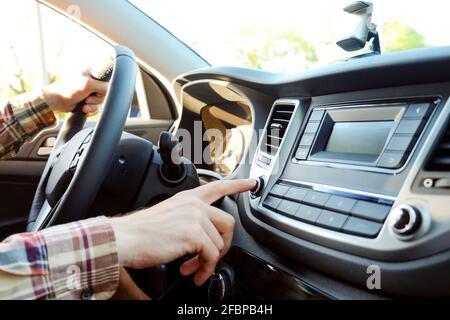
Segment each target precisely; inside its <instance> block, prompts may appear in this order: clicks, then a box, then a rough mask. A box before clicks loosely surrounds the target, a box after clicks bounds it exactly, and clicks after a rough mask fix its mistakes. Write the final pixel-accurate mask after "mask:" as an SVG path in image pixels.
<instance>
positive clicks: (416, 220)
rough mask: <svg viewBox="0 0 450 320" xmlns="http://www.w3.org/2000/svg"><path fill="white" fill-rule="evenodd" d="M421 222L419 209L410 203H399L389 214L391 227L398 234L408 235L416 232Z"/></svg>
mask: <svg viewBox="0 0 450 320" xmlns="http://www.w3.org/2000/svg"><path fill="white" fill-rule="evenodd" d="M421 222H422V216H421V214H420V212H419V210H418V209H417V208H415V207H412V206H410V205H401V206H398V207H396V208H395V209H394V211H393V212H392V216H391V221H390V224H391V228H392V230H393V231H394V232H395V233H396V234H397V235H400V236H409V235H412V234H413V233H414V232H416V231H417V230H418V229H419V227H420V224H421Z"/></svg>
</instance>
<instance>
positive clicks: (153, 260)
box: [111, 180, 256, 285]
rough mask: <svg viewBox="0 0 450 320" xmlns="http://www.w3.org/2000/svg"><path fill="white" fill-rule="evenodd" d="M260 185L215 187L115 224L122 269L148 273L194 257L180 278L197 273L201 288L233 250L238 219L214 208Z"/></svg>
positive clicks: (243, 182)
mask: <svg viewBox="0 0 450 320" xmlns="http://www.w3.org/2000/svg"><path fill="white" fill-rule="evenodd" d="M255 185H256V181H254V180H223V181H216V182H212V183H209V184H207V185H204V186H201V187H198V188H196V189H192V190H188V191H184V192H180V193H178V194H177V195H175V196H173V197H172V198H170V199H168V200H166V201H164V202H161V203H159V204H158V205H156V206H154V207H151V208H149V209H145V210H142V211H139V212H137V213H134V214H131V215H127V216H123V217H119V218H112V219H111V223H112V226H113V229H114V234H115V236H116V243H117V251H118V255H119V261H120V263H121V264H122V265H123V266H125V267H129V268H135V269H140V268H149V267H153V266H157V265H160V264H164V263H168V262H170V261H173V260H175V259H177V258H180V257H183V256H185V255H187V254H191V255H193V256H194V257H193V258H192V259H190V260H188V261H186V262H185V263H183V264H182V265H181V268H180V272H181V274H183V275H184V276H187V275H190V274H194V273H195V276H194V282H195V284H196V285H202V284H203V283H204V282H205V281H206V280H207V279H208V278H209V277H210V276H211V274H212V273H213V272H214V269H215V266H216V264H217V262H218V261H219V259H220V258H221V257H222V256H223V255H224V254H225V253H226V252H227V251H228V249H230V246H231V240H232V238H233V231H234V219H233V217H232V216H231V215H229V214H228V213H226V212H224V211H222V210H220V209H217V208H215V207H212V206H211V205H210V204H211V203H213V202H215V201H217V200H218V199H220V198H222V197H223V196H226V195H232V194H235V193H239V192H245V191H248V190H251V189H253V188H254V187H255Z"/></svg>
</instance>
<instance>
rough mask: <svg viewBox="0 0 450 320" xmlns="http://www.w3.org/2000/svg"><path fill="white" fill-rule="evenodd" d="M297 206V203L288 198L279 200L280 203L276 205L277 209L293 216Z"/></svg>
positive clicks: (298, 205)
mask: <svg viewBox="0 0 450 320" xmlns="http://www.w3.org/2000/svg"><path fill="white" fill-rule="evenodd" d="M299 207H300V204H299V203H296V202H293V201H289V200H281V202H280V204H279V205H278V207H277V210H278V211H280V212H282V213H285V214H287V215H290V216H295V213H296V212H297V210H298V208H299Z"/></svg>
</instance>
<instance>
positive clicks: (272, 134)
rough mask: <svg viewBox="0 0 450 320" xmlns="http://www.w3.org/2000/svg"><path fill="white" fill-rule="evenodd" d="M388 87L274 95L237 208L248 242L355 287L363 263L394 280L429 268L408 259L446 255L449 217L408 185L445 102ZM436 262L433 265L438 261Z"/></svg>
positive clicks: (436, 129) (364, 271)
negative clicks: (379, 91)
mask: <svg viewBox="0 0 450 320" xmlns="http://www.w3.org/2000/svg"><path fill="white" fill-rule="evenodd" d="M392 92H393V94H392V95H389V96H386V97H381V96H380V95H378V96H377V95H376V94H375V95H374V97H373V99H367V100H363V99H359V100H354V102H348V101H346V100H345V99H344V98H345V97H346V96H347V95H345V94H343V95H337V96H336V97H333V96H327V97H318V98H312V99H310V100H304V99H302V98H298V99H280V100H277V101H275V103H274V105H273V107H272V111H271V113H270V115H269V117H268V120H267V123H266V126H265V132H264V134H263V136H262V137H261V139H260V144H259V146H258V149H257V151H256V154H255V157H254V160H253V163H252V166H251V171H250V176H251V177H252V178H258V179H259V181H260V187H259V188H258V190H256V191H254V192H253V193H252V194H251V195H250V196H249V197H248V206H249V208H248V209H246V208H244V209H243V210H242V211H245V210H247V211H250V212H251V216H250V215H247V216H246V217H243V219H242V220H243V224H244V226H246V228H247V230H248V231H249V232H250V233H252V235H253V236H255V238H257V239H258V240H260V241H262V242H263V243H265V244H266V245H267V246H268V247H270V248H271V249H272V250H274V251H275V252H277V253H279V254H281V255H283V256H285V257H288V258H290V259H293V260H296V261H299V262H301V263H304V264H305V265H309V266H314V267H317V269H322V271H324V272H326V273H330V272H331V273H333V274H334V275H335V276H337V277H339V278H341V279H347V280H349V281H351V282H355V281H359V284H360V285H363V286H365V280H366V279H367V267H369V266H370V265H372V264H374V265H377V266H379V267H380V268H382V269H383V270H384V272H385V273H384V274H385V275H389V276H392V279H394V276H393V275H394V273H395V279H397V280H398V279H402V275H403V276H405V275H406V274H408V272H411V273H409V275H415V276H418V275H419V273H417V272H419V270H421V271H423V272H425V269H426V268H430V265H428V264H425V265H426V267H425V265H424V266H423V267H424V268H425V269H421V267H422V266H421V267H418V265H413V263H418V261H421V260H420V259H428V258H429V257H431V256H433V255H436V254H439V253H444V252H445V253H446V254H448V249H449V247H450V242H449V241H447V240H448V238H449V235H450V217H449V216H450V215H444V214H443V213H442V203H439V202H437V201H435V199H433V200H434V202H430V201H429V200H427V199H426V198H425V197H422V196H421V195H417V194H412V192H411V189H412V187H413V181H415V180H416V179H415V177H416V176H417V174H418V172H420V170H421V168H422V167H423V164H424V161H425V160H426V157H427V154H429V153H430V150H431V149H432V147H433V143H431V141H434V140H436V139H438V136H439V132H441V131H442V127H443V126H445V121H446V120H445V119H440V118H439V114H442V113H444V114H447V113H446V112H447V111H445V110H447V109H449V108H450V106H449V105H448V104H446V103H444V101H446V96H445V95H440V94H432V93H434V92H435V91H433V90H424V91H423V92H422V94H420V95H417V91H416V92H415V93H416V94H415V95H407V94H406V93H407V92H410V91H409V90H405V92H402V94H401V95H400V94H399V92H394V90H393V91H392ZM366 96H367V97H370V95H368V94H366ZM343 97H344V98H343ZM333 98H335V99H336V100H334V101H333ZM443 110H444V111H443ZM440 122H442V123H441V124H439V123H440ZM446 201H447V200H446ZM438 208H439V209H440V210H437V209H438ZM241 218H242V217H241ZM437 221H439V223H437ZM269 234H270V237H269ZM445 239H447V240H445ZM319 258H322V259H321V260H320V259H319ZM442 259H443V260H442V261H441V263H440V264H436V265H434V266H433V268H434V267H436V268H437V269H436V270H440V269H439V268H442V267H443V264H445V265H447V264H448V261H449V257H446V258H444V257H443V258H442ZM318 261H319V262H318ZM324 261H326V262H328V263H329V264H331V265H333V268H334V269H333V270H330V269H329V265H327V263H325V265H324ZM410 261H411V264H409V262H410ZM412 261H414V262H412ZM400 266H401V267H400ZM401 268H404V269H403V270H400V269H401ZM408 268H412V269H411V270H410V269H408ZM351 270H353V272H352V271H351ZM356 270H357V271H356ZM400 272H403V273H402V274H401V275H399V274H400ZM357 274H358V275H357ZM429 275H430V274H429ZM389 276H386V277H389ZM356 279H358V280H356ZM427 279H428V280H430V278H427ZM398 281H400V280H398ZM433 281H436V282H439V281H438V280H437V278H436V279H434V280H433ZM416 286H417V287H420V284H418V283H416ZM438 286H439V285H438V284H437V287H438ZM386 287H387V290H388V291H391V292H395V289H394V287H395V285H394V284H387V285H386ZM437 287H435V288H437ZM397 289H398V290H399V291H400V290H404V288H401V287H400V286H398V288H397ZM415 289H417V288H415ZM411 292H414V290H413V291H411Z"/></svg>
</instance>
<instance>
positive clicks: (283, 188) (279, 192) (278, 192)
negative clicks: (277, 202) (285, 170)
mask: <svg viewBox="0 0 450 320" xmlns="http://www.w3.org/2000/svg"><path fill="white" fill-rule="evenodd" d="M288 190H289V186H287V185H284V184H275V185H274V186H273V187H272V189H271V190H270V192H269V194H270V195H273V196H277V197H281V198H282V197H283V196H284V195H285V194H286V192H287V191H288Z"/></svg>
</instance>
